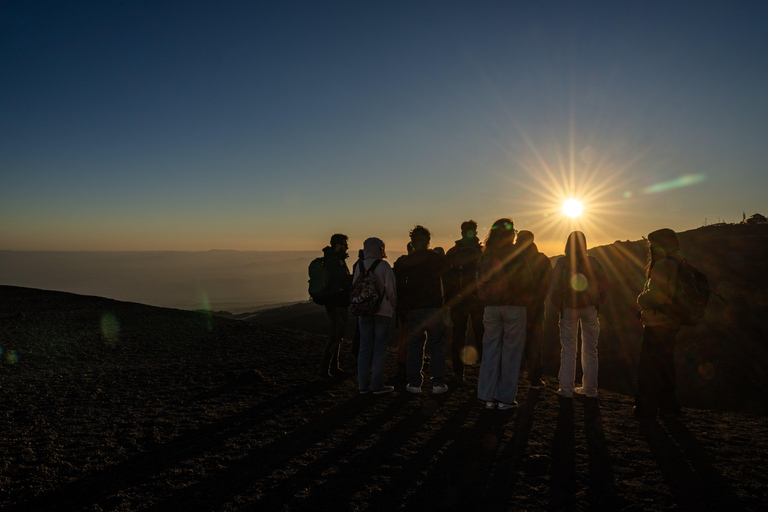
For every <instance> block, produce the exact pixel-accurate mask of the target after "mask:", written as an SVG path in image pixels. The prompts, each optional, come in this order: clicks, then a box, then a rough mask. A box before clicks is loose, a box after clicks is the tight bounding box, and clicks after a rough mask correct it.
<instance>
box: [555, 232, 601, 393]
mask: <svg viewBox="0 0 768 512" xmlns="http://www.w3.org/2000/svg"><path fill="white" fill-rule="evenodd" d="M607 294H608V278H607V276H606V274H605V271H604V270H603V267H602V266H601V265H600V263H599V262H598V261H597V260H596V259H595V258H593V257H592V256H589V255H588V254H587V240H586V237H585V236H584V233H582V232H581V231H574V232H573V233H571V234H570V235H568V241H567V242H566V244H565V256H563V257H562V258H560V259H559V260H557V263H556V264H555V268H554V270H553V271H552V275H551V277H550V280H549V287H548V295H549V299H550V300H551V301H552V303H553V304H554V305H555V306H556V307H557V308H558V310H559V311H560V346H561V350H560V373H559V374H558V378H559V380H560V388H559V389H558V390H557V394H558V395H560V396H562V397H565V398H572V397H573V394H574V393H576V394H579V395H585V396H588V397H597V369H598V361H597V340H598V337H599V336H600V323H599V321H598V308H599V307H600V304H601V303H602V302H604V301H605V297H606V295H607ZM579 325H581V366H582V368H583V370H584V377H583V380H582V385H581V386H579V387H575V382H574V381H575V377H576V347H577V343H578V339H577V337H578V332H579Z"/></svg>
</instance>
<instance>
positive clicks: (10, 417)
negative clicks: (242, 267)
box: [0, 286, 768, 511]
mask: <svg viewBox="0 0 768 512" xmlns="http://www.w3.org/2000/svg"><path fill="white" fill-rule="evenodd" d="M323 343H324V339H323V336H321V335H318V334H311V333H306V332H303V331H298V330H289V329H277V328H268V327H264V326H262V325H259V324H253V323H248V322H242V321H237V320H233V319H226V318H215V317H211V316H209V315H207V314H202V313H193V312H185V311H179V310H171V309H161V308H153V307H149V306H143V305H138V304H131V303H122V302H116V301H111V300H107V299H101V298H96V297H83V296H77V295H71V294H66V293H55V292H44V291H39V290H30V289H24V288H14V287H5V286H0V347H2V350H3V353H2V356H0V357H1V359H2V362H1V363H0V394H1V395H2V402H1V403H0V450H1V451H2V454H3V457H2V463H0V507H2V509H3V510H13V511H15V510H34V511H45V510H56V511H62V510H89V511H99V510H158V511H160V510H163V511H165V510H216V511H219V510H221V511H229V510H269V511H272V510H335V511H336V510H338V511H343V510H394V509H405V510H457V509H464V510H479V509H481V508H482V509H485V510H625V511H641V510H763V506H764V503H765V502H766V500H768V485H767V483H766V475H767V474H768V448H766V440H767V439H768V436H767V434H768V420H767V419H766V418H765V417H762V416H751V415H745V414H736V413H728V412H718V411H711V410H702V409H690V408H686V409H685V410H684V415H683V416H682V417H681V418H680V419H679V420H671V421H666V422H659V423H652V424H649V425H643V426H640V425H638V424H637V423H636V422H635V421H634V420H633V419H632V416H631V413H630V412H631V406H632V400H631V398H630V397H628V396H626V395H622V394H617V393H612V392H609V391H603V390H601V394H600V398H599V402H598V403H597V404H585V403H582V402H579V401H575V402H573V403H571V404H568V403H560V402H558V400H557V396H556V395H555V389H556V385H555V379H554V378H553V377H549V376H548V377H547V378H546V381H547V387H546V388H545V389H544V390H542V391H541V392H539V391H535V390H530V391H529V390H528V386H527V384H528V383H527V381H526V380H525V374H523V378H522V379H521V386H520V391H519V392H518V401H519V402H520V407H519V408H518V410H517V411H514V412H500V411H486V410H484V409H483V408H482V407H481V405H480V403H479V402H478V401H477V400H476V398H475V389H474V384H475V383H476V379H477V367H471V368H469V375H468V379H467V382H468V385H466V386H464V387H460V388H455V389H452V390H451V391H449V392H448V393H446V394H444V395H435V396H433V395H431V394H429V393H427V394H422V395H418V396H416V395H411V394H408V393H406V392H405V391H404V389H403V385H402V384H400V385H399V386H398V388H397V389H396V391H395V392H394V393H392V394H389V395H383V396H377V397H374V396H360V395H358V394H357V391H356V382H355V379H354V378H351V379H346V380H341V381H337V382H334V383H331V384H319V383H315V382H312V376H313V374H314V371H315V363H316V362H317V359H318V357H319V354H320V350H321V348H322V345H323ZM342 350H343V352H344V362H345V363H346V364H347V365H348V366H351V357H350V356H349V343H345V345H344V346H343V348H342ZM394 374H395V368H394V352H393V353H392V354H390V358H389V360H388V375H390V376H392V375H394ZM425 391H430V388H429V386H425Z"/></svg>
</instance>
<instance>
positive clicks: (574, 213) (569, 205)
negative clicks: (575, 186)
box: [563, 199, 584, 218]
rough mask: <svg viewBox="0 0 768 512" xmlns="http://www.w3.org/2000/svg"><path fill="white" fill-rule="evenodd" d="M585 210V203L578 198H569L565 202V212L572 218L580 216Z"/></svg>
mask: <svg viewBox="0 0 768 512" xmlns="http://www.w3.org/2000/svg"><path fill="white" fill-rule="evenodd" d="M583 210H584V205H583V204H581V201H578V200H576V199H568V200H567V201H565V202H564V203H563V213H564V214H565V215H567V216H569V217H571V218H575V217H578V216H579V215H581V212H582V211H583Z"/></svg>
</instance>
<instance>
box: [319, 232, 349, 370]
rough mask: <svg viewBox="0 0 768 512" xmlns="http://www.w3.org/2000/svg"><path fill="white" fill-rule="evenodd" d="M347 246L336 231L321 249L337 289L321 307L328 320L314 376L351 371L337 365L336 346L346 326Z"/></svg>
mask: <svg viewBox="0 0 768 512" xmlns="http://www.w3.org/2000/svg"><path fill="white" fill-rule="evenodd" d="M348 248H349V243H348V238H347V236H346V235H342V234H339V233H337V234H335V235H333V236H332V237H331V243H330V245H329V246H328V247H325V248H324V249H323V257H324V258H325V266H326V269H327V270H328V275H329V277H330V279H331V283H332V284H333V287H334V288H335V289H336V290H337V293H336V294H335V295H334V297H333V298H331V299H329V300H328V301H326V303H325V311H326V313H327V314H328V319H329V320H330V322H331V330H330V334H329V335H328V342H327V343H326V345H325V348H324V349H323V355H322V357H321V358H320V368H319V370H318V372H317V378H318V379H321V380H330V379H331V378H332V377H348V376H350V375H351V374H350V373H349V372H347V371H344V370H342V369H341V368H339V350H340V348H341V340H342V339H344V331H345V329H346V326H347V318H348V316H349V311H348V306H349V288H350V286H352V275H351V274H350V273H349V268H348V267H347V263H346V261H344V260H346V259H347V258H348V257H349V254H347V249H348Z"/></svg>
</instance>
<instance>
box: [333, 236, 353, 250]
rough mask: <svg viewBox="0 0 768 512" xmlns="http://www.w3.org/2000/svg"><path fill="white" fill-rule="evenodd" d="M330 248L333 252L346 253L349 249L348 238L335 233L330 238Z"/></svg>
mask: <svg viewBox="0 0 768 512" xmlns="http://www.w3.org/2000/svg"><path fill="white" fill-rule="evenodd" d="M330 246H331V247H332V248H333V250H334V251H337V252H346V251H347V249H348V248H349V238H348V237H347V235H342V234H341V233H336V234H335V235H333V236H332V237H331V243H330Z"/></svg>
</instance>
